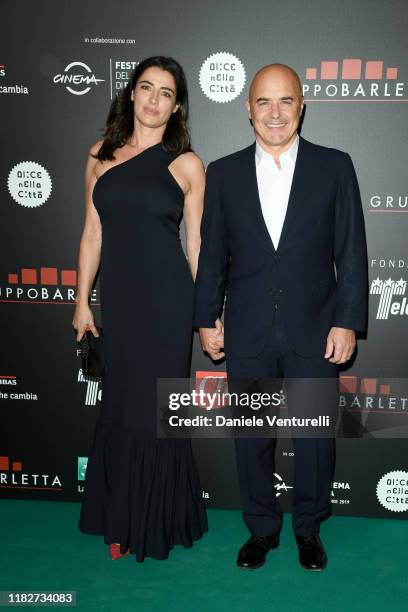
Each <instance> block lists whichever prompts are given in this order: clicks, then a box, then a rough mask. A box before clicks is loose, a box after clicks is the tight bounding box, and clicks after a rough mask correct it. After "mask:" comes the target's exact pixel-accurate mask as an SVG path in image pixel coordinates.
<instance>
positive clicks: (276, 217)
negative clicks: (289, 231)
mask: <svg viewBox="0 0 408 612" xmlns="http://www.w3.org/2000/svg"><path fill="white" fill-rule="evenodd" d="M298 148H299V136H296V140H295V142H294V143H293V145H292V146H291V147H290V149H288V150H287V151H285V152H284V153H282V154H281V155H280V156H279V162H280V166H281V168H280V169H279V168H278V166H277V165H276V162H275V160H274V159H273V156H272V155H271V154H270V153H267V152H266V151H265V150H264V149H263V148H262V147H261V145H260V144H258V141H256V147H255V165H256V178H257V181H258V191H259V199H260V201H261V207H262V214H263V217H264V219H265V223H266V227H267V228H268V231H269V234H270V237H271V239H272V242H273V246H274V247H275V249H277V248H278V244H279V239H280V235H281V233H282V227H283V222H284V220H285V216H286V210H287V208H288V201H289V194H290V189H291V187H292V179H293V171H294V169H295V162H296V157H297V152H298Z"/></svg>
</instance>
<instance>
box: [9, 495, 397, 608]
mask: <svg viewBox="0 0 408 612" xmlns="http://www.w3.org/2000/svg"><path fill="white" fill-rule="evenodd" d="M78 515H79V504H77V503H56V502H31V501H30V502H28V501H20V500H18V501H16V500H1V502H0V522H1V526H2V529H1V533H2V538H1V566H2V568H1V570H0V590H19V591H21V590H25V589H27V590H35V591H38V590H48V591H49V590H65V591H66V590H73V591H76V592H77V608H79V609H81V610H94V609H95V610H96V609H101V610H121V611H122V610H123V611H124V610H142V611H143V612H144V611H146V612H148V611H156V610H160V611H162V610H169V611H170V610H175V611H176V610H177V612H184V611H186V612H187V611H188V612H190V611H192V612H198V611H201V610H204V611H217V610H222V611H226V610H227V609H228V608H229V609H231V610H234V611H235V610H237V611H240V610H245V611H248V612H258V611H259V612H260V611H261V610H262V611H264V610H277V611H279V612H286V611H291V610H296V611H297V612H299V611H305V610H311V611H315V610H316V611H320V610H321V611H324V612H328V611H330V610H342V611H343V610H344V611H345V612H351V611H353V610H359V611H361V610H363V611H365V610H370V611H377V610H378V611H380V610H381V612H384V610H385V611H386V610H393V611H400V610H401V611H402V610H404V611H405V610H407V609H408V580H407V567H408V538H407V536H408V529H407V523H406V522H405V521H398V520H391V519H389V520H385V519H361V518H350V517H332V518H331V519H329V520H328V521H327V522H326V523H324V524H323V525H322V528H321V537H322V540H323V542H324V544H325V547H326V550H327V554H328V558H329V564H328V566H327V568H326V570H325V571H323V572H316V573H314V572H307V571H306V570H304V569H303V568H301V567H300V566H299V564H298V561H297V549H296V544H295V541H294V537H293V534H292V531H291V525H290V523H291V521H290V519H291V517H290V515H285V521H284V528H283V531H282V534H281V543H280V546H279V548H278V549H277V550H275V551H271V552H270V553H269V554H268V558H267V563H266V564H265V565H264V566H263V567H262V568H260V569H258V570H254V571H245V570H240V569H238V568H237V567H236V565H235V558H236V554H237V550H238V548H239V546H240V545H241V544H242V543H243V542H244V540H245V539H246V538H247V537H248V536H247V531H246V529H245V527H244V525H243V523H242V520H241V515H240V513H239V512H233V511H227V510H210V511H209V512H208V515H209V531H208V533H207V534H205V535H204V537H203V539H202V540H200V541H198V542H196V543H195V545H194V546H193V547H192V548H190V549H184V548H181V547H176V548H174V549H173V550H172V551H171V553H170V557H169V558H168V559H167V560H165V561H156V560H154V559H146V560H145V562H144V563H136V562H135V559H134V556H132V555H130V556H128V557H125V558H122V559H119V560H117V561H111V560H110V558H109V556H108V549H107V547H106V546H105V545H104V544H103V541H102V538H101V537H99V536H88V535H85V534H82V533H81V532H80V531H79V530H78V529H77V522H78Z"/></svg>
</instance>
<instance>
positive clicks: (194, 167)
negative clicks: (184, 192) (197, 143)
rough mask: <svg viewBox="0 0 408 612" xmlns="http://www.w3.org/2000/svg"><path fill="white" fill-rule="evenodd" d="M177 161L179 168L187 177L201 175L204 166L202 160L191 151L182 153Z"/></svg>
mask: <svg viewBox="0 0 408 612" xmlns="http://www.w3.org/2000/svg"><path fill="white" fill-rule="evenodd" d="M177 159H178V161H179V165H180V168H182V169H183V171H184V172H185V174H186V175H187V176H191V175H192V174H197V173H198V174H201V173H203V172H204V164H203V161H202V159H201V158H200V157H199V156H198V155H197V153H194V152H193V151H187V152H186V153H182V154H181V155H179V157H178V158H177Z"/></svg>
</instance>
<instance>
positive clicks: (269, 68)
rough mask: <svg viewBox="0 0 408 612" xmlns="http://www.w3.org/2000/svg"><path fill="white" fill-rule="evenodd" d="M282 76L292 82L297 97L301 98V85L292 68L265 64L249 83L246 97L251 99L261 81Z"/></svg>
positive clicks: (283, 65) (284, 65)
mask: <svg viewBox="0 0 408 612" xmlns="http://www.w3.org/2000/svg"><path fill="white" fill-rule="evenodd" d="M283 76H286V77H287V78H289V79H291V80H292V81H293V84H294V86H295V88H296V89H297V91H298V94H299V96H300V97H302V96H303V92H302V83H301V81H300V78H299V75H298V73H297V72H295V70H293V68H291V67H290V66H286V64H267V65H266V66H263V67H262V68H260V69H259V70H258V72H256V73H255V75H254V77H253V79H252V81H251V84H250V87H249V95H248V97H249V98H251V94H252V93H253V90H254V88H256V86H257V85H258V84H259V82H262V80H263V79H269V78H280V77H283Z"/></svg>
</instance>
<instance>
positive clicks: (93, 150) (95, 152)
mask: <svg viewBox="0 0 408 612" xmlns="http://www.w3.org/2000/svg"><path fill="white" fill-rule="evenodd" d="M102 144H103V140H98V141H97V142H95V143H94V144H93V145H92V146H91V147H90V148H89V152H88V153H89V155H91V156H92V157H93V156H94V155H98V151H99V149H100V148H101V146H102Z"/></svg>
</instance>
